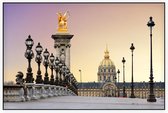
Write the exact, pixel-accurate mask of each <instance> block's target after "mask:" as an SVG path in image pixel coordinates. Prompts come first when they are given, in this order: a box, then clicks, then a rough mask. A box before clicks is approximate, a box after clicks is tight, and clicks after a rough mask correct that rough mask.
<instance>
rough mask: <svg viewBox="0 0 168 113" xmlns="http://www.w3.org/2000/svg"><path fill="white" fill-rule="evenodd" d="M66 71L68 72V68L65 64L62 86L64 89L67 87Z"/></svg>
mask: <svg viewBox="0 0 168 113" xmlns="http://www.w3.org/2000/svg"><path fill="white" fill-rule="evenodd" d="M66 71H67V66H66V65H65V63H64V64H63V66H62V75H63V80H62V81H63V82H62V85H63V86H64V87H65V86H66V80H65V75H66Z"/></svg>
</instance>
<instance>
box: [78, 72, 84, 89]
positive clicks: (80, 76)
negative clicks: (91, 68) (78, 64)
mask: <svg viewBox="0 0 168 113" xmlns="http://www.w3.org/2000/svg"><path fill="white" fill-rule="evenodd" d="M79 72H80V82H81V87H82V88H83V84H82V70H81V69H79Z"/></svg>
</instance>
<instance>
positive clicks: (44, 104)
mask: <svg viewBox="0 0 168 113" xmlns="http://www.w3.org/2000/svg"><path fill="white" fill-rule="evenodd" d="M4 109H164V99H157V102H155V103H149V102H147V101H146V99H138V98H135V99H131V98H115V97H81V96H60V97H51V98H47V99H40V100H36V101H28V102H4Z"/></svg>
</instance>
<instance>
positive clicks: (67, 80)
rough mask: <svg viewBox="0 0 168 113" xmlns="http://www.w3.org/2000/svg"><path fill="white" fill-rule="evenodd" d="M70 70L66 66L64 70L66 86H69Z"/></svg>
mask: <svg viewBox="0 0 168 113" xmlns="http://www.w3.org/2000/svg"><path fill="white" fill-rule="evenodd" d="M70 74H71V73H70V71H69V69H68V68H67V70H66V75H65V82H66V86H67V87H69V86H70Z"/></svg>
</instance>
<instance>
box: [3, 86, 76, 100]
mask: <svg viewBox="0 0 168 113" xmlns="http://www.w3.org/2000/svg"><path fill="white" fill-rule="evenodd" d="M3 88H4V89H3V92H4V102H24V101H30V100H38V99H43V98H49V97H56V96H76V94H75V93H74V92H73V91H71V90H70V89H67V88H66V87H63V86H55V85H46V84H45V85H44V84H34V83H25V84H24V85H4V87H3Z"/></svg>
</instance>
